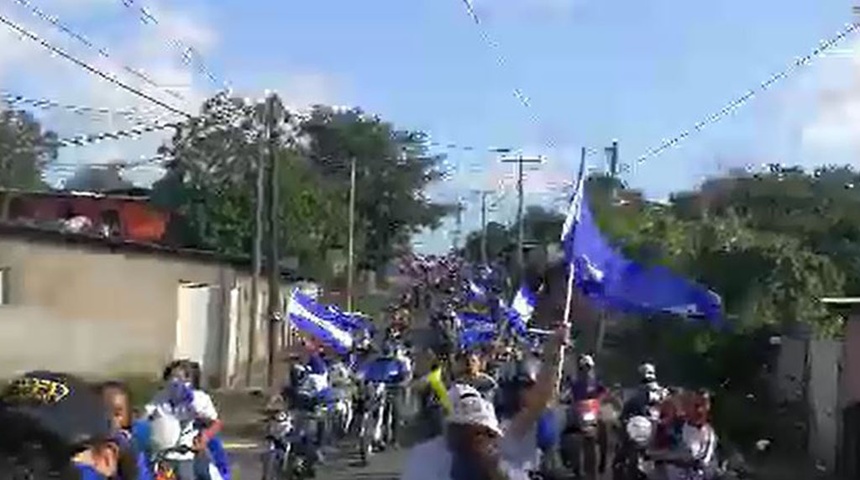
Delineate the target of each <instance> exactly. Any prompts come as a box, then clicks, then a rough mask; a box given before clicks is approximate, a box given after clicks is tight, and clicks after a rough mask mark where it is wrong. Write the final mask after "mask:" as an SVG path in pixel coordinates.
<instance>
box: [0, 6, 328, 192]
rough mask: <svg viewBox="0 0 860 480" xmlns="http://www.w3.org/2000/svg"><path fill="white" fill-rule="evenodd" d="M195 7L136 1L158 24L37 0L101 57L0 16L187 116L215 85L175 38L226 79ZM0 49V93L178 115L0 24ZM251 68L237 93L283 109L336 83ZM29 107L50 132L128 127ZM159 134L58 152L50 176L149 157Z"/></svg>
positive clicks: (141, 174)
mask: <svg viewBox="0 0 860 480" xmlns="http://www.w3.org/2000/svg"><path fill="white" fill-rule="evenodd" d="M198 3H199V2H183V3H181V4H179V3H177V2H167V1H166V0H160V1H158V0H148V1H147V2H146V3H145V4H146V8H147V10H148V11H149V12H150V13H151V14H152V15H153V16H154V17H156V18H157V19H158V23H157V24H142V23H141V22H140V19H139V18H138V17H137V13H136V12H135V11H133V10H131V9H126V8H125V7H123V6H122V5H121V4H120V3H119V2H117V1H116V0H43V1H40V2H38V7H39V8H40V9H41V10H43V11H44V12H45V13H47V14H49V15H56V16H57V17H58V18H59V19H60V21H62V22H63V23H64V24H67V25H68V26H70V27H72V28H73V29H74V30H75V31H77V32H79V33H82V34H84V36H85V37H86V38H88V39H89V40H90V41H91V42H92V43H93V44H94V45H96V47H105V48H107V50H108V52H109V54H110V58H104V57H103V56H101V55H99V54H98V52H97V50H96V49H93V48H88V47H86V46H84V45H82V44H81V43H80V42H77V41H75V40H74V39H73V38H71V37H70V36H68V35H66V34H64V33H62V32H60V31H58V30H57V29H56V28H54V27H53V26H51V25H50V24H49V23H47V22H45V21H43V20H41V19H39V18H38V17H36V16H34V15H32V14H31V13H30V12H29V11H28V10H27V9H26V7H23V6H18V7H17V8H15V9H9V10H11V12H8V13H7V12H4V15H10V16H11V18H12V19H13V20H14V21H15V22H16V23H19V24H20V25H22V26H24V27H25V28H27V29H28V30H30V31H33V32H34V33H36V34H37V35H38V36H40V37H42V38H44V39H45V40H47V41H49V42H50V43H51V44H54V45H56V46H57V47H60V48H62V49H63V50H65V51H67V52H69V53H71V54H73V55H74V56H76V57H78V58H81V59H82V60H85V61H86V62H87V63H89V64H91V65H93V66H95V67H97V68H99V69H101V70H103V71H105V72H107V73H109V74H114V75H116V76H117V78H119V79H121V80H122V81H123V82H124V83H126V84H129V85H131V86H132V87H134V88H137V89H139V90H141V91H143V92H146V93H147V94H149V95H151V96H153V97H156V98H158V99H159V100H161V101H163V102H165V103H167V104H169V105H171V106H174V107H175V108H177V109H179V110H182V111H185V112H188V113H192V114H193V113H196V112H197V110H198V108H199V105H200V102H201V101H202V100H204V99H205V98H206V97H207V96H209V95H211V94H212V93H213V92H214V91H215V90H217V89H218V88H220V87H221V84H220V83H219V84H217V85H216V84H214V83H213V82H211V81H210V80H209V79H208V78H207V77H206V76H205V75H203V74H202V73H200V72H198V71H197V70H196V69H195V68H194V67H192V66H189V65H186V64H185V63H184V62H183V61H182V54H181V51H180V49H179V48H177V46H176V44H175V43H176V41H178V42H179V43H181V44H182V45H183V46H185V47H192V48H194V50H195V51H196V52H199V53H200V54H201V55H202V57H203V58H204V59H205V60H206V66H207V68H208V69H210V70H215V72H214V73H215V75H216V77H219V78H218V80H222V81H224V80H229V78H220V75H219V73H218V72H217V69H215V68H214V67H213V66H212V64H211V62H210V59H212V58H214V57H215V56H216V55H217V53H218V52H217V49H218V46H219V41H220V38H219V35H218V32H217V30H216V29H215V28H214V26H213V25H212V24H211V23H209V22H208V21H207V20H206V15H205V14H206V10H205V7H203V6H201V8H200V9H195V8H193V5H192V4H198ZM34 5H35V4H34ZM200 5H205V4H200ZM209 5H210V6H211V5H212V4H209ZM108 20H109V21H108ZM0 45H3V48H0V89H3V90H7V91H10V92H14V93H16V94H20V95H23V96H26V97H30V98H44V99H50V100H54V101H58V102H61V103H66V104H73V105H83V106H93V107H100V108H109V109H117V110H124V109H129V108H134V109H139V110H143V111H147V112H152V113H151V114H148V115H147V116H146V117H145V119H144V121H146V122H147V123H148V122H152V121H168V120H175V119H179V118H181V117H180V116H178V115H177V114H175V113H170V112H169V111H167V110H165V109H163V108H160V107H157V106H154V105H153V104H152V103H151V102H150V101H148V100H146V99H144V98H140V97H138V96H135V95H133V94H131V93H130V92H128V91H126V90H123V89H121V88H119V87H117V86H114V85H112V84H111V83H109V82H107V81H105V80H104V79H101V78H99V77H97V76H96V75H94V74H92V73H90V72H87V71H85V70H84V69H82V68H80V67H79V66H75V65H73V64H71V63H70V62H68V61H67V60H65V59H62V58H57V57H54V56H52V55H50V54H49V52H47V51H46V50H44V49H43V48H42V47H40V46H38V45H37V44H36V43H34V42H32V41H30V40H26V39H19V38H18V35H15V34H11V33H10V32H9V31H8V29H6V28H5V27H4V26H2V25H0ZM124 66H129V67H132V68H134V69H135V70H137V71H140V72H143V73H144V74H145V75H146V76H147V77H148V78H150V79H152V80H154V81H155V82H156V83H157V84H158V85H159V86H161V87H163V88H162V89H158V88H155V87H153V86H152V85H151V84H149V83H148V82H146V81H145V80H142V79H140V78H138V77H136V76H135V75H133V74H130V73H129V72H127V71H125V70H124ZM256 73H257V72H255V76H254V77H250V78H251V80H249V81H250V82H251V84H249V85H245V86H243V87H245V88H244V90H246V91H247V92H253V93H250V94H249V95H250V96H259V95H261V92H262V89H263V88H267V87H268V88H274V89H280V90H281V91H282V93H283V96H284V98H286V99H287V102H288V103H289V104H290V105H291V106H292V105H297V106H298V105H306V104H310V103H318V102H329V101H333V94H332V92H333V91H334V90H335V89H336V85H335V84H334V82H333V81H332V80H331V79H330V78H328V77H326V76H325V75H322V74H318V73H313V74H311V73H302V74H297V75H293V74H290V75H285V74H278V73H277V72H259V73H260V74H261V75H256ZM267 77H268V78H275V79H276V80H277V81H276V82H275V83H274V84H268V85H266V84H263V83H262V82H261V81H260V79H261V78H267ZM246 78H248V77H246ZM167 89H169V90H172V91H175V92H178V93H179V94H181V96H182V97H184V98H183V99H178V98H175V97H174V96H172V95H170V94H169V93H167V92H166V91H165V90H167ZM258 90H259V91H258ZM36 113H37V114H38V116H39V118H40V119H41V120H42V121H43V123H44V124H45V126H46V128H50V129H51V130H54V131H56V132H57V133H58V134H59V136H60V137H69V136H75V135H81V134H92V133H97V132H112V131H117V130H123V129H128V128H130V127H132V126H134V124H135V122H132V121H129V120H128V119H126V118H123V117H112V118H100V119H98V118H85V117H81V116H77V115H74V114H70V113H68V112H65V113H64V112H61V111H60V112H57V111H53V110H49V111H37V112H36ZM139 121H140V120H139ZM169 135H170V132H169V131H168V132H162V133H150V134H145V135H142V136H140V137H138V138H135V139H131V140H122V141H105V142H102V143H99V144H96V145H92V146H87V147H69V148H65V149H63V150H62V151H61V157H60V162H61V163H63V164H65V166H63V167H59V168H57V170H56V171H55V172H54V173H55V174H56V175H55V176H56V177H68V176H69V175H70V174H71V173H72V172H73V170H74V165H75V164H86V163H106V162H112V161H116V160H120V159H123V160H136V159H138V158H140V157H150V156H153V155H154V154H155V153H156V150H157V148H158V146H159V145H161V144H162V143H163V142H164V141H165V140H166V139H167V138H168V137H169ZM158 175H159V170H158V169H156V168H153V167H152V166H150V167H149V168H140V169H135V170H132V171H130V172H129V176H130V178H131V179H132V180H134V181H138V182H141V183H144V184H145V183H149V182H151V181H152V180H153V179H155V178H157V177H158ZM53 180H56V178H54V179H53Z"/></svg>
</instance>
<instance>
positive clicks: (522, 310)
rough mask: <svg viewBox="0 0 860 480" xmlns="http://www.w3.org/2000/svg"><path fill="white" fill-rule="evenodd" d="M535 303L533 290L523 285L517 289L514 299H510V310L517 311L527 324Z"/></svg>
mask: <svg viewBox="0 0 860 480" xmlns="http://www.w3.org/2000/svg"><path fill="white" fill-rule="evenodd" d="M536 303H537V298H536V297H535V294H534V292H532V291H531V289H530V288H529V287H528V286H527V285H523V286H521V287H520V289H519V290H517V294H516V295H514V299H513V300H511V310H513V311H515V312H517V313H518V314H519V316H520V318H521V319H522V321H523V323H525V324H526V325H528V324H529V322H530V321H531V319H532V315H533V314H534V311H535V304H536Z"/></svg>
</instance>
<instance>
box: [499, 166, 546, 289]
mask: <svg viewBox="0 0 860 480" xmlns="http://www.w3.org/2000/svg"><path fill="white" fill-rule="evenodd" d="M502 162H505V163H516V164H517V224H518V227H519V230H518V232H517V268H518V269H519V275H520V276H521V275H522V272H524V271H525V266H526V262H525V253H524V252H523V250H524V248H525V237H526V233H525V232H526V228H525V227H526V226H525V223H524V222H523V209H524V204H523V202H524V197H525V195H524V192H523V165H524V164H527V163H529V164H536V163H543V157H524V156H522V155H518V156H516V157H508V158H502Z"/></svg>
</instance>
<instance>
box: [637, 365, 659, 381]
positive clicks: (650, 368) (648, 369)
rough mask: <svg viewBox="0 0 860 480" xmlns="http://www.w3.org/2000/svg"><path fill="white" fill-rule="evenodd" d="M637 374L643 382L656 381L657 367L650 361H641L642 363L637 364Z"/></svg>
mask: <svg viewBox="0 0 860 480" xmlns="http://www.w3.org/2000/svg"><path fill="white" fill-rule="evenodd" d="M639 376H640V377H641V378H642V381H643V382H645V383H652V382H656V381H657V368H656V367H655V366H654V364H652V363H647V362H646V363H643V364H642V365H639Z"/></svg>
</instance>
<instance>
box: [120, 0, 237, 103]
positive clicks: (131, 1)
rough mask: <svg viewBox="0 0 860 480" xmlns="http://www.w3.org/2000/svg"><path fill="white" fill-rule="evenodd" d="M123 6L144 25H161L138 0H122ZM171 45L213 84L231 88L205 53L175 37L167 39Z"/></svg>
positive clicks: (187, 63) (186, 62) (183, 60)
mask: <svg viewBox="0 0 860 480" xmlns="http://www.w3.org/2000/svg"><path fill="white" fill-rule="evenodd" d="M120 2H122V4H123V6H124V7H126V8H127V9H129V10H132V11H134V12H136V13H137V17H138V20H140V23H142V24H143V25H160V22H159V20H158V18H156V17H155V15H154V14H153V13H152V12H151V11H149V9H147V8H146V7H144V6H143V5H140V2H138V1H137V0H120ZM165 41H166V42H167V43H168V44H169V45H170V46H172V47H174V48H176V49H178V50H179V51H180V53H181V54H182V62H183V63H184V64H186V65H188V66H193V67H194V68H196V69H197V71H198V72H199V73H201V74H203V75H204V76H206V78H208V79H209V81H211V82H212V83H213V84H215V85H217V86H218V87H219V88H221V89H224V90H228V91H229V90H231V87H230V82H228V81H227V80H225V79H219V78H218V76H217V75H215V73H213V72H212V70H211V69H210V68H209V67H207V66H206V62H205V60H204V58H203V55H202V54H201V53H200V51H198V50H197V49H196V48H194V47H193V46H191V45H187V44H186V43H185V42H182V41H181V40H178V39H175V38H167V39H166V40H165Z"/></svg>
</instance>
